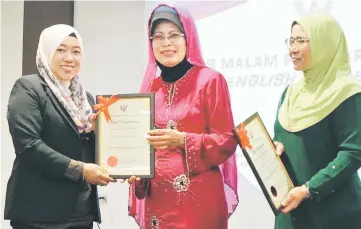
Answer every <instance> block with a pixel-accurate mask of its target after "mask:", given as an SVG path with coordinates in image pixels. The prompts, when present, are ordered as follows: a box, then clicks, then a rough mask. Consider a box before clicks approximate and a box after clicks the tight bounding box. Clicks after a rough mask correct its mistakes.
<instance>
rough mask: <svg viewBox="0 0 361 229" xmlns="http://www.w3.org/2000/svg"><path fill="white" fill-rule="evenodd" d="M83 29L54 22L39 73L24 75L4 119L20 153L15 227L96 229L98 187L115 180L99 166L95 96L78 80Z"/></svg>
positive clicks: (13, 188) (12, 193)
mask: <svg viewBox="0 0 361 229" xmlns="http://www.w3.org/2000/svg"><path fill="white" fill-rule="evenodd" d="M83 55H84V48H83V43H82V39H81V37H80V35H79V33H78V32H77V31H76V30H75V29H74V28H73V27H71V26H68V25H62V24H60V25H54V26H50V27H48V28H46V29H44V30H43V32H42V33H41V35H40V39H39V45H38V50H37V56H36V64H37V68H38V73H37V74H33V75H27V76H23V77H21V78H19V79H18V80H17V81H16V82H15V84H14V87H13V89H12V91H11V94H10V99H9V104H8V113H7V119H8V124H9V130H10V134H11V136H12V140H13V144H14V148H15V153H16V158H15V161H14V165H13V170H12V173H11V176H10V179H9V181H8V185H7V192H6V203H5V219H9V220H11V225H12V227H13V228H16V229H30V228H32V229H34V228H46V229H58V228H59V229H60V228H61V229H65V228H77V229H87V228H92V226H93V222H94V221H97V222H100V213H99V206H98V201H97V188H96V185H107V184H108V183H109V182H115V180H114V179H113V178H111V177H110V176H109V174H108V173H107V171H106V170H104V169H103V168H101V167H99V166H98V165H96V164H94V160H95V135H94V131H93V128H94V124H93V121H92V120H94V117H95V115H93V113H92V108H91V106H92V105H93V104H94V99H93V98H92V96H91V95H90V94H89V93H86V91H85V90H84V88H83V86H82V85H81V84H80V82H79V76H78V72H79V70H80V67H81V63H82V57H83Z"/></svg>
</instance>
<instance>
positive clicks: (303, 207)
mask: <svg viewBox="0 0 361 229" xmlns="http://www.w3.org/2000/svg"><path fill="white" fill-rule="evenodd" d="M284 96H285V92H284V93H283V95H282V98H281V102H280V105H281V104H282V102H283V99H284ZM280 105H279V107H280ZM277 117H278V114H277ZM274 128H275V129H274V130H275V139H274V140H275V141H279V142H281V143H283V145H284V147H285V152H284V153H283V155H282V156H281V158H282V161H283V163H284V164H285V166H286V168H287V171H288V172H289V174H290V176H291V179H292V181H293V182H294V184H295V186H301V185H303V184H305V183H306V182H307V181H308V182H309V190H310V192H311V194H312V199H306V200H304V201H303V202H302V203H301V204H300V205H299V206H298V207H297V208H296V209H294V210H293V211H291V212H290V213H289V214H287V215H285V214H280V215H278V216H277V217H276V222H275V228H276V229H361V181H360V177H359V176H358V174H357V170H358V169H359V168H360V167H361V93H358V94H355V95H353V96H351V97H350V98H348V99H347V100H345V101H344V102H343V103H342V104H341V105H339V106H338V107H337V108H336V109H335V110H334V111H333V112H332V113H331V114H329V115H328V116H327V117H326V118H324V119H322V120H321V121H320V122H318V123H316V124H315V125H313V126H311V127H309V128H306V129H304V130H301V131H298V132H288V131H286V130H285V129H284V128H283V127H282V126H281V125H280V123H279V121H278V118H277V119H276V122H275V125H274Z"/></svg>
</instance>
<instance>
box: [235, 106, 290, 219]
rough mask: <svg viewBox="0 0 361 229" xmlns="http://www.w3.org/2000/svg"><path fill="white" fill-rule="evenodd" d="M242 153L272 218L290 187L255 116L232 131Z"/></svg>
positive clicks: (272, 147)
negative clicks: (272, 213) (271, 211)
mask: <svg viewBox="0 0 361 229" xmlns="http://www.w3.org/2000/svg"><path fill="white" fill-rule="evenodd" d="M233 133H234V135H235V136H236V138H237V141H238V143H239V145H240V147H241V149H242V152H243V154H244V156H245V158H246V160H247V162H248V164H249V166H250V167H251V169H252V171H253V173H254V175H255V177H256V179H257V181H258V184H259V185H260V187H261V189H262V191H263V193H264V195H265V197H266V199H267V201H268V203H269V205H270V206H271V208H272V210H273V212H274V214H275V215H277V214H278V213H279V210H280V208H281V206H282V205H281V203H282V201H283V200H284V199H285V198H286V197H287V194H288V192H289V191H290V190H291V189H292V188H293V187H294V185H293V183H292V181H291V179H290V177H289V174H288V172H287V171H286V169H285V167H284V165H283V163H282V161H281V159H280V158H279V156H277V154H276V149H275V146H274V144H273V141H272V139H271V137H270V135H269V133H268V132H267V130H266V127H265V126H264V123H263V122H262V120H261V117H260V116H259V114H258V113H255V114H253V115H252V116H251V117H249V118H248V119H246V120H245V121H244V122H242V123H241V124H239V125H238V126H236V127H235V128H234V129H233Z"/></svg>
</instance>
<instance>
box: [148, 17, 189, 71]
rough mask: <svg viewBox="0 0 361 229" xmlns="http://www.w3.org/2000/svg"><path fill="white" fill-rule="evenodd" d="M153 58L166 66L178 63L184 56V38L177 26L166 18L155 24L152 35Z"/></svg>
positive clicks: (185, 48) (185, 47)
mask: <svg viewBox="0 0 361 229" xmlns="http://www.w3.org/2000/svg"><path fill="white" fill-rule="evenodd" d="M152 47H153V53H154V57H155V59H156V60H157V61H158V62H159V63H161V64H162V65H164V66H166V67H173V66H175V65H177V64H179V63H180V62H181V61H182V60H183V59H184V58H185V56H186V50H187V46H186V40H185V38H184V34H183V33H182V32H181V30H180V29H179V27H178V26H177V25H176V24H174V23H172V22H170V21H167V20H163V21H161V22H159V23H158V24H157V26H156V27H155V30H154V33H153V35H152Z"/></svg>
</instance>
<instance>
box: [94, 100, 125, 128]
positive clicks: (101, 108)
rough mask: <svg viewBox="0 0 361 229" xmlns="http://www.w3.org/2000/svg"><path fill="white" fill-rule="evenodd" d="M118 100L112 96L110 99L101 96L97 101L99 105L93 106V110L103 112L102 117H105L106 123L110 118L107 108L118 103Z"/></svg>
mask: <svg viewBox="0 0 361 229" xmlns="http://www.w3.org/2000/svg"><path fill="white" fill-rule="evenodd" d="M119 100H120V98H119V97H117V96H116V95H112V96H111V97H110V98H108V97H103V96H98V101H99V103H98V104H95V105H94V106H93V109H94V110H96V111H98V113H99V112H103V113H104V116H105V119H106V120H107V122H108V121H110V120H111V118H110V114H109V111H108V107H109V106H110V105H112V104H113V103H115V102H117V101H119Z"/></svg>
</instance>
